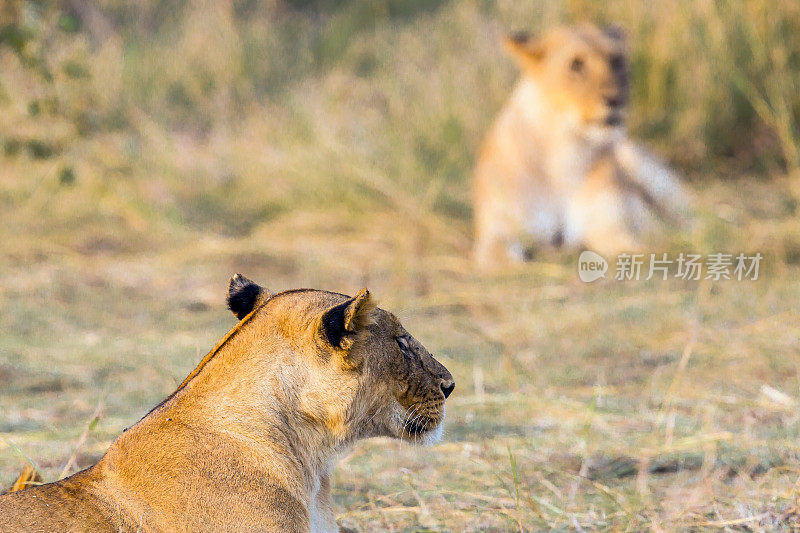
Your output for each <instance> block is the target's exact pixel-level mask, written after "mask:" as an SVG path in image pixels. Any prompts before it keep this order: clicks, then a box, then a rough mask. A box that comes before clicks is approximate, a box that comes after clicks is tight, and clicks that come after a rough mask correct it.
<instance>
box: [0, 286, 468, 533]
mask: <svg viewBox="0 0 800 533" xmlns="http://www.w3.org/2000/svg"><path fill="white" fill-rule="evenodd" d="M251 283H252V282H250V281H249V280H246V279H245V278H241V277H239V278H234V280H232V283H231V284H230V287H231V289H230V290H232V291H236V290H249V291H250V293H251V294H252V293H253V287H249V286H247V284H251ZM234 296H236V295H234ZM229 299H231V298H229ZM232 300H233V301H234V302H237V304H235V305H234V307H235V308H236V312H238V313H243V312H247V311H248V309H247V308H244V309H242V305H246V304H241V302H242V299H241V298H236V297H234V298H232ZM246 301H252V302H253V305H255V306H256V307H255V309H253V310H252V311H250V312H248V313H247V314H246V315H245V316H244V317H243V319H242V320H241V321H240V322H239V324H237V326H236V327H235V328H234V329H233V330H231V332H230V333H229V334H228V335H226V336H225V338H223V340H222V341H221V342H220V343H219V344H218V345H217V346H216V347H215V348H214V349H213V350H212V351H211V353H209V355H208V356H206V357H205V358H204V359H203V361H202V362H201V363H200V364H199V365H198V367H197V369H196V370H195V371H193V372H192V373H191V374H190V375H189V377H188V378H187V379H186V380H185V381H184V382H183V383H182V384H181V385H180V386H179V387H178V389H177V390H176V391H175V392H174V393H173V394H172V395H171V396H170V397H169V398H167V399H166V400H165V401H164V402H163V403H162V404H160V405H159V406H157V407H156V408H155V409H153V410H152V411H151V412H150V413H149V414H148V415H146V416H145V417H144V418H143V419H142V420H141V421H139V422H138V423H137V424H135V425H134V426H132V427H131V428H129V429H128V430H127V431H126V432H125V433H123V434H122V435H121V436H119V437H118V438H117V439H116V440H115V441H114V442H113V443H112V444H111V446H110V448H109V449H108V451H107V453H106V454H105V456H104V457H103V458H102V459H101V460H100V461H99V462H98V463H97V464H96V465H94V466H93V467H90V468H88V469H86V470H84V471H82V472H79V473H77V474H75V475H74V476H71V477H70V478H67V479H64V480H61V481H59V482H56V483H51V484H47V485H42V486H39V487H34V488H28V489H25V490H22V491H19V492H14V493H11V494H8V495H5V496H2V497H0V517H2V519H0V530H2V531H17V530H18V531H25V530H28V529H29V528H30V527H31V526H32V525H34V526H35V527H37V528H40V529H42V530H47V531H73V530H86V531H111V530H114V531H116V530H125V531H177V530H181V531H183V530H193V531H201V530H202V531H255V530H258V531H338V528H337V526H336V522H335V517H334V513H333V507H332V504H331V499H330V473H331V470H332V468H333V462H334V460H335V458H336V456H337V455H339V454H340V453H342V452H344V451H346V450H347V449H348V448H349V447H350V446H351V445H352V444H353V443H355V442H356V441H357V440H359V439H362V438H367V437H373V436H389V437H396V438H401V439H403V440H406V441H410V442H415V443H420V444H431V443H434V442H436V441H437V440H438V439H439V438H440V436H441V434H442V423H443V421H444V417H445V407H444V404H445V399H446V398H445V394H444V391H445V390H446V391H448V393H449V391H451V390H452V386H453V379H452V376H451V375H450V373H449V372H448V371H447V369H446V368H445V367H444V366H442V365H441V364H440V363H439V362H437V361H436V360H435V359H434V358H433V356H431V354H430V353H429V352H428V351H427V350H426V349H425V348H424V347H423V346H422V345H421V344H420V343H419V342H418V341H417V340H416V339H414V338H413V337H411V336H410V335H409V334H408V332H407V331H406V330H405V329H404V328H403V327H402V325H401V324H400V322H399V321H398V320H397V318H395V316H394V315H392V314H391V313H389V312H387V311H384V310H382V309H379V308H377V307H375V305H374V302H373V301H372V298H371V296H370V294H369V292H368V291H366V290H362V291H361V292H359V294H358V295H356V296H355V297H353V298H349V297H347V296H344V295H341V294H336V293H331V292H325V291H316V290H296V291H287V292H283V293H279V294H275V295H273V294H270V293H269V292H268V291H266V290H261V291H259V292H258V297H257V298H248V299H246ZM342 305H344V306H345V308H344V312H341V311H342V309H341V306H342ZM337 306H338V307H339V311H340V312H339V315H337V316H342V317H344V318H343V320H344V322H343V325H344V327H345V335H344V336H343V337H342V342H341V343H340V345H338V346H333V345H331V343H330V342H329V341H328V336H327V335H326V331H325V327H326V326H324V325H323V324H324V320H323V318H324V317H325V316H326V313H328V312H329V311H330V310H331V309H333V308H335V307H337ZM328 324H329V325H330V321H328Z"/></svg>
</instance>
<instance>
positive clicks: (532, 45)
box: [503, 31, 544, 66]
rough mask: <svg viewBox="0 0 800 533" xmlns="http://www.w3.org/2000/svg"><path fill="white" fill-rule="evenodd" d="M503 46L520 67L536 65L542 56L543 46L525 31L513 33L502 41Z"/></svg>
mask: <svg viewBox="0 0 800 533" xmlns="http://www.w3.org/2000/svg"><path fill="white" fill-rule="evenodd" d="M503 46H504V47H505V49H506V51H507V52H508V53H509V54H511V56H512V57H514V59H516V60H517V61H518V62H519V63H520V64H521V65H522V66H525V65H530V64H535V63H538V62H539V60H540V59H542V57H543V56H544V44H543V43H542V42H541V40H539V39H535V38H533V37H531V34H530V33H528V32H526V31H515V32H513V33H510V34H508V35H507V36H506V37H505V38H504V39H503Z"/></svg>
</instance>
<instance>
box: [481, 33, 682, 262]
mask: <svg viewBox="0 0 800 533" xmlns="http://www.w3.org/2000/svg"><path fill="white" fill-rule="evenodd" d="M505 44H506V48H507V49H508V51H509V52H510V53H511V55H512V56H513V57H514V58H515V59H516V60H517V62H518V64H519V66H520V68H521V70H522V77H521V79H520V80H519V82H518V83H517V85H516V87H515V89H514V91H513V93H512V95H511V97H510V98H509V100H508V102H507V103H506V105H505V107H504V108H503V110H502V111H501V112H500V114H499V116H498V117H497V119H496V120H495V122H494V124H493V126H492V128H491V130H490V132H489V134H488V135H487V138H486V140H485V142H484V144H483V147H482V150H481V152H480V154H479V157H478V161H477V164H476V169H475V177H474V189H473V204H474V212H475V248H474V256H475V260H476V261H477V262H478V263H479V264H483V265H486V264H491V263H497V262H503V261H505V260H509V259H510V260H515V261H520V260H524V259H525V258H526V257H528V256H529V255H530V252H531V250H535V249H536V248H541V247H559V246H566V247H570V248H576V247H579V246H585V247H588V248H590V249H592V250H594V251H597V252H600V253H614V252H619V251H632V250H635V249H636V248H638V247H640V246H641V245H642V243H643V242H644V241H645V240H646V239H647V238H648V237H650V236H653V235H656V234H657V232H658V231H660V230H662V229H663V223H664V222H667V223H681V222H682V221H683V220H684V218H685V214H686V211H687V206H688V199H687V196H686V194H685V192H684V190H683V187H682V186H681V183H680V180H679V179H678V177H677V176H676V175H675V174H674V173H673V172H672V171H670V170H669V169H668V168H667V167H666V166H665V165H664V164H663V163H661V162H660V161H659V160H658V159H657V158H656V157H654V156H653V155H651V154H649V153H647V152H646V151H645V150H644V149H642V148H640V147H639V146H637V145H636V144H634V143H633V142H632V141H630V140H629V139H628V138H626V135H625V130H624V115H625V110H626V104H627V99H628V66H627V56H626V45H625V42H624V37H623V34H622V32H621V30H619V29H617V28H612V29H609V30H606V31H605V32H604V31H601V30H600V29H598V28H596V27H594V26H580V27H569V28H558V29H555V30H553V31H551V32H549V33H547V34H546V35H545V36H543V37H542V38H540V39H532V38H530V37H527V36H526V35H521V34H520V35H515V36H513V37H510V38H508V39H507V40H506V43H505Z"/></svg>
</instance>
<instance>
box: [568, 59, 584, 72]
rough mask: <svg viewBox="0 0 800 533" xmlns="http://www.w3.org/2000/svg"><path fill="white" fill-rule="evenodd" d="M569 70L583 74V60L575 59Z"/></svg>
mask: <svg viewBox="0 0 800 533" xmlns="http://www.w3.org/2000/svg"><path fill="white" fill-rule="evenodd" d="M569 69H570V70H571V71H572V72H583V58H581V57H575V58H573V59H572V62H571V63H570V64H569Z"/></svg>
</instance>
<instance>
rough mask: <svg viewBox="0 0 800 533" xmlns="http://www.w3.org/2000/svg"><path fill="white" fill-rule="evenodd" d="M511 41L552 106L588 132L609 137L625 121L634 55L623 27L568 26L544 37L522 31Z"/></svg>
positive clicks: (509, 46)
mask: <svg viewBox="0 0 800 533" xmlns="http://www.w3.org/2000/svg"><path fill="white" fill-rule="evenodd" d="M505 45H506V48H507V49H508V50H509V52H510V53H511V55H512V56H514V58H516V60H517V62H518V64H519V65H520V67H521V69H522V71H523V74H524V75H525V76H526V77H527V78H529V79H531V80H532V81H534V82H535V83H536V84H537V85H538V86H539V87H540V88H541V90H542V93H543V95H544V97H545V98H546V100H547V101H548V103H549V105H550V106H551V107H552V108H553V109H555V110H557V111H558V112H559V113H560V114H561V115H562V116H564V118H566V119H568V120H570V122H572V123H573V125H574V126H576V127H578V128H582V129H583V130H584V132H585V133H586V134H587V135H589V136H607V135H608V134H610V133H611V132H612V131H613V130H614V129H617V128H620V127H621V126H622V125H623V122H624V118H625V117H624V113H625V108H626V105H627V102H628V58H627V51H626V44H625V35H624V32H623V31H622V29H621V28H619V27H611V28H608V29H606V30H600V29H599V28H597V27H596V26H592V25H584V26H578V27H563V28H556V29H554V30H552V31H550V32H548V33H546V34H545V35H543V36H542V37H539V38H533V37H531V36H530V35H529V34H527V33H524V32H519V33H515V34H512V35H511V36H509V37H507V38H506V40H505Z"/></svg>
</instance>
